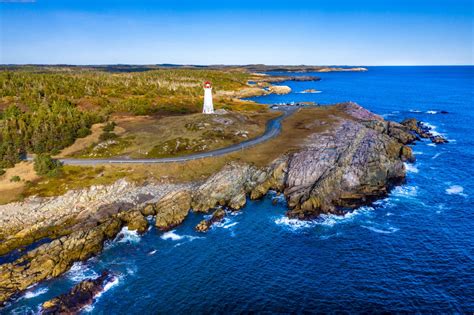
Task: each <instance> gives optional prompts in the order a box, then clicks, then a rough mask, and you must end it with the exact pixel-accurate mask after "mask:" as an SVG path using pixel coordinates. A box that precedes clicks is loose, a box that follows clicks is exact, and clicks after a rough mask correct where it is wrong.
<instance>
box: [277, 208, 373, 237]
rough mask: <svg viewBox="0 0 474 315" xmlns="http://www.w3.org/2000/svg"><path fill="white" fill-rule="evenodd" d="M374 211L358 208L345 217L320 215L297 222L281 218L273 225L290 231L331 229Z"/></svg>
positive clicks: (296, 220) (284, 217)
mask: <svg viewBox="0 0 474 315" xmlns="http://www.w3.org/2000/svg"><path fill="white" fill-rule="evenodd" d="M373 210H374V208H372V207H360V208H358V209H356V210H354V211H351V212H348V213H346V214H345V215H336V214H321V215H320V216H319V217H318V218H316V219H314V220H298V219H290V218H288V217H286V216H281V217H278V218H276V219H275V221H274V222H275V223H276V224H278V225H283V226H285V227H287V228H290V229H291V230H294V231H296V230H300V229H307V228H311V227H314V226H327V227H332V226H334V225H336V224H338V223H346V222H350V221H352V220H354V218H356V217H358V216H360V215H367V214H369V213H371V212H372V211H373Z"/></svg>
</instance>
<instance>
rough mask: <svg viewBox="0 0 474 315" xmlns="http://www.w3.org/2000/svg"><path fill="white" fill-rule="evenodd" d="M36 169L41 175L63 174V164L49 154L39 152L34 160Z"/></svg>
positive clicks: (54, 175) (53, 175)
mask: <svg viewBox="0 0 474 315" xmlns="http://www.w3.org/2000/svg"><path fill="white" fill-rule="evenodd" d="M34 169H35V172H36V174H38V175H39V176H47V177H56V176H58V175H60V174H61V169H62V164H61V162H60V161H58V160H55V159H53V158H51V156H50V155H48V154H38V155H37V156H36V157H35V160H34Z"/></svg>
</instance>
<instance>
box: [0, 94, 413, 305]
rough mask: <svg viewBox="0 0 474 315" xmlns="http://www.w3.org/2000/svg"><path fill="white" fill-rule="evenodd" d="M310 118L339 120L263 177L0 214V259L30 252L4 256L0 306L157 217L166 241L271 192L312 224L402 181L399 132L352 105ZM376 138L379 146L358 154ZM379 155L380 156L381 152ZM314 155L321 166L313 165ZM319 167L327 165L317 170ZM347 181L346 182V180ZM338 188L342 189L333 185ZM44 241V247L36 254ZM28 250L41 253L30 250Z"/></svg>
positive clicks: (239, 174) (27, 206) (57, 201)
mask: <svg viewBox="0 0 474 315" xmlns="http://www.w3.org/2000/svg"><path fill="white" fill-rule="evenodd" d="M308 110H310V111H311V110H320V111H330V110H332V111H333V112H332V113H331V115H333V114H334V113H337V115H338V116H337V117H333V116H331V115H329V116H331V117H333V118H336V119H334V120H333V121H331V123H330V126H325V124H327V123H324V122H323V125H319V123H320V122H314V121H313V123H312V125H311V126H310V125H308V126H306V127H305V128H308V129H313V132H309V137H308V138H307V140H306V141H305V142H304V143H301V144H300V150H298V151H296V152H293V153H289V154H284V155H283V156H279V157H277V158H276V159H274V160H273V162H272V163H270V164H268V165H266V166H264V167H258V166H255V165H252V164H247V163H242V162H234V163H231V164H228V165H226V166H224V168H223V169H221V170H220V171H219V172H217V173H215V174H214V175H212V176H211V177H209V178H208V179H206V180H204V181H197V182H190V183H183V184H145V185H137V184H133V183H129V182H127V181H124V180H119V181H118V182H116V183H115V184H113V185H109V186H94V187H91V188H89V189H85V190H79V191H70V192H68V193H67V194H66V195H64V196H59V197H50V198H30V199H28V200H26V201H24V202H21V203H13V204H7V205H4V206H0V209H1V211H0V213H1V215H2V216H1V219H0V224H1V226H2V229H1V230H2V235H1V237H2V239H3V240H4V242H2V244H1V247H0V249H1V251H0V252H1V253H2V254H3V255H4V254H6V253H12V251H13V250H15V249H19V248H22V247H24V246H28V245H30V246H31V244H33V248H29V251H28V252H27V253H26V254H25V255H23V256H22V257H20V258H18V259H15V258H16V257H11V258H10V260H13V261H9V260H8V259H9V256H8V254H7V256H2V258H3V259H4V260H5V259H7V263H4V264H2V265H1V266H0V275H1V277H0V287H1V288H2V289H1V290H0V297H1V300H2V302H5V301H7V300H8V299H10V298H12V297H14V296H16V295H17V294H19V293H20V292H22V291H23V290H25V289H26V288H27V287H29V286H31V285H33V284H34V283H37V282H39V281H41V280H43V279H46V278H50V277H57V276H59V275H61V274H62V273H64V272H65V271H67V270H68V269H69V268H70V267H71V266H72V263H73V262H75V261H80V260H85V259H88V258H89V257H92V256H94V255H96V254H98V253H99V252H100V251H101V250H102V247H103V243H104V242H105V240H107V239H111V238H113V237H115V235H116V234H117V233H118V232H119V231H120V229H121V228H122V227H123V226H128V229H129V230H135V231H138V232H139V233H144V232H146V230H147V227H148V222H147V221H146V220H145V216H149V215H154V216H156V222H157V223H156V224H157V227H158V228H159V229H161V230H163V231H167V230H169V229H171V228H173V227H175V226H177V225H179V224H180V223H181V222H183V220H185V218H186V216H187V214H188V213H189V211H191V209H192V211H194V212H204V213H207V212H209V211H211V210H213V209H216V208H218V207H219V206H224V207H227V208H229V209H232V210H233V211H237V210H239V209H241V208H242V207H243V206H244V205H245V203H246V198H247V196H249V197H250V198H251V199H259V198H261V197H262V196H264V195H265V194H266V193H267V192H268V191H269V190H275V191H278V192H281V193H283V194H284V195H285V196H286V198H287V200H288V205H289V209H290V211H289V212H288V216H289V217H292V218H295V217H296V218H299V219H310V218H312V217H315V216H317V215H319V214H320V213H334V214H342V213H343V211H346V210H343V209H347V210H349V209H353V208H355V207H357V206H359V205H362V204H369V203H370V202H371V201H373V200H375V199H377V198H380V197H382V196H385V195H386V193H387V192H388V190H389V189H390V187H391V186H392V185H393V184H394V183H396V182H399V181H400V180H403V178H404V176H405V168H404V164H403V162H404V161H407V160H412V159H413V157H412V154H411V149H409V147H406V146H405V144H407V143H409V142H411V141H414V140H415V138H414V136H412V135H411V134H410V133H409V131H408V129H407V128H405V127H403V126H402V125H399V124H396V123H392V122H387V121H385V120H383V119H382V118H381V117H379V116H377V115H374V114H372V113H370V112H368V111H367V110H365V109H363V108H362V107H360V106H358V105H356V104H353V103H345V104H340V105H335V106H334V107H333V108H330V107H327V108H319V109H308ZM334 111H335V112H334ZM314 130H316V131H319V132H316V133H314ZM311 135H313V136H311ZM355 135H358V136H356V137H355V139H356V141H351V143H350V144H349V143H347V141H346V140H345V139H351V140H352V139H354V136H355ZM374 137H375V139H377V142H378V143H379V145H378V146H376V147H370V146H369V147H366V146H367V144H368V143H372V142H373V139H374ZM367 141H369V142H367ZM328 142H331V143H333V144H335V145H336V148H339V149H336V152H337V151H338V150H340V153H339V154H336V155H333V152H334V150H330V151H326V150H324V149H323V148H324V147H327V143H328ZM382 147H383V148H385V149H384V150H383V151H385V152H383V151H381V150H380V149H381V148H382ZM361 148H364V149H363V150H360V149H361ZM315 154H319V155H320V156H319V157H320V158H319V159H316V160H315V158H314V156H315ZM361 154H362V155H361ZM354 155H357V156H359V158H358V159H362V160H364V159H365V160H366V161H367V160H373V159H375V160H379V161H380V163H379V164H376V165H375V166H374V165H372V167H371V168H369V169H368V172H367V169H364V168H361V167H360V166H359V167H358V168H357V167H355V165H351V163H349V161H350V160H352V159H353V158H354ZM335 159H337V160H339V161H341V162H342V161H344V160H345V161H346V162H345V163H346V164H344V163H342V164H341V163H339V164H337V165H338V167H336V168H335V169H334V168H332V165H333V163H334V161H335ZM324 160H327V161H328V162H327V163H322V164H321V163H320V162H321V161H324ZM387 162H388V163H387ZM380 169H386V171H383V172H380V171H379V170H380ZM349 170H351V172H349ZM328 171H329V172H330V174H331V175H329V176H326V177H325V178H324V179H322V180H321V179H320V175H318V174H322V173H327V172H328ZM348 173H349V174H350V176H349V177H344V174H348ZM382 173H383V174H386V175H382ZM341 181H342V182H343V183H345V184H344V185H345V186H344V187H341V186H340V184H337V183H339V182H341ZM368 187H371V188H370V189H368ZM351 190H352V193H349V192H351ZM335 191H337V192H338V193H335ZM348 193H349V194H348ZM25 219H26V220H25ZM211 223H212V222H211ZM45 239H47V240H51V241H50V242H46V243H44V244H42V243H41V241H42V240H45ZM35 243H36V244H39V245H37V247H36V248H35V245H34V244H35ZM55 257H56V258H55ZM59 257H61V258H60V259H59V260H58V258H59Z"/></svg>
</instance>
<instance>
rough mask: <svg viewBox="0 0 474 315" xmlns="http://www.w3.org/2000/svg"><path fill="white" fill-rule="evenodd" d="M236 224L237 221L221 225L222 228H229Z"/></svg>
mask: <svg viewBox="0 0 474 315" xmlns="http://www.w3.org/2000/svg"><path fill="white" fill-rule="evenodd" d="M237 224H239V222H233V223H229V224H226V225H223V226H222V228H224V229H230V228H231V227H233V226H236V225H237Z"/></svg>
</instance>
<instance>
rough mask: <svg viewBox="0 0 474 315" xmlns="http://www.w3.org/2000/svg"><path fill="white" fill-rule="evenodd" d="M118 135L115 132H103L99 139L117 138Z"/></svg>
mask: <svg viewBox="0 0 474 315" xmlns="http://www.w3.org/2000/svg"><path fill="white" fill-rule="evenodd" d="M117 138H118V136H117V135H116V134H115V133H113V132H103V133H102V134H101V135H100V137H99V140H100V141H107V140H113V139H117Z"/></svg>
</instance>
